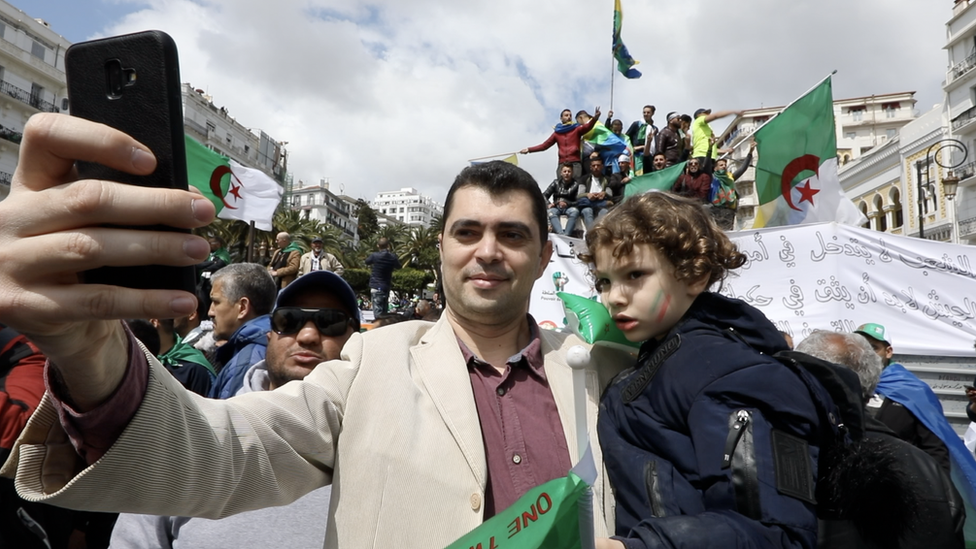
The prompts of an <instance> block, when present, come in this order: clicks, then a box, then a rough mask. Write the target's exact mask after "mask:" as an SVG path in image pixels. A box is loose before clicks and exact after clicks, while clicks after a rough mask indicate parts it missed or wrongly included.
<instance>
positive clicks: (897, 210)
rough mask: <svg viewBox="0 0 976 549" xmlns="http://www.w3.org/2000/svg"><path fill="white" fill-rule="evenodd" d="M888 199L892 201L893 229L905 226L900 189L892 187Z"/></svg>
mask: <svg viewBox="0 0 976 549" xmlns="http://www.w3.org/2000/svg"><path fill="white" fill-rule="evenodd" d="M888 199H889V200H890V201H891V228H892V229H897V228H899V227H901V226H902V225H904V224H905V217H904V215H902V210H901V191H900V190H898V187H892V189H891V192H890V193H888Z"/></svg>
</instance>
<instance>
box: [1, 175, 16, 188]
mask: <svg viewBox="0 0 976 549" xmlns="http://www.w3.org/2000/svg"><path fill="white" fill-rule="evenodd" d="M13 178H14V175H13V174H10V173H7V172H0V185H6V186H8V187H9V186H10V182H11V181H12V180H13Z"/></svg>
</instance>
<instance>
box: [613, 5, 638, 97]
mask: <svg viewBox="0 0 976 549" xmlns="http://www.w3.org/2000/svg"><path fill="white" fill-rule="evenodd" d="M623 23H624V12H623V10H622V9H620V0H614V3H613V58H614V59H616V60H617V70H618V71H620V74H622V75H624V76H626V77H627V78H640V77H641V73H640V71H639V70H637V69H635V68H633V67H634V65H636V64H638V63H640V61H637V60H635V59H634V58H633V57H631V56H630V52H628V51H627V46H625V45H624V41H623V40H621V39H620V28H621V27H622V26H623Z"/></svg>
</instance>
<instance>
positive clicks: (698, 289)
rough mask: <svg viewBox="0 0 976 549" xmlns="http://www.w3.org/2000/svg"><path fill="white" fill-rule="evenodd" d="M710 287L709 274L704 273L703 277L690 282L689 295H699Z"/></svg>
mask: <svg viewBox="0 0 976 549" xmlns="http://www.w3.org/2000/svg"><path fill="white" fill-rule="evenodd" d="M707 289H708V274H707V273H706V274H704V275H702V277H701V278H699V279H698V280H696V281H694V282H690V283H689V284H688V295H690V296H692V297H698V295H699V294H701V293H702V292H704V291H705V290H707Z"/></svg>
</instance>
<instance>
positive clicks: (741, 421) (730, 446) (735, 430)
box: [722, 410, 752, 469]
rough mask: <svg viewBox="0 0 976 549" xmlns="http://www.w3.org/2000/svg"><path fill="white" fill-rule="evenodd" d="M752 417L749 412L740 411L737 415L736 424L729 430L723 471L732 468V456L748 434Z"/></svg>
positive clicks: (723, 458)
mask: <svg viewBox="0 0 976 549" xmlns="http://www.w3.org/2000/svg"><path fill="white" fill-rule="evenodd" d="M751 419H752V416H751V415H749V411H748V410H739V411H737V412H736V413H735V423H733V424H732V427H731V428H730V429H729V435H728V437H727V438H726V439H725V451H724V452H723V456H722V469H728V468H729V467H731V466H732V454H734V453H735V447H736V446H738V444H739V440H741V439H742V434H743V433H745V432H746V426H748V425H749V421H750V420H751Z"/></svg>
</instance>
